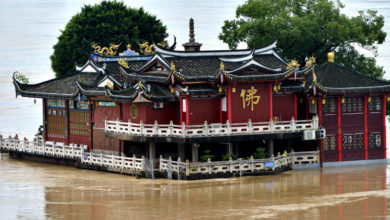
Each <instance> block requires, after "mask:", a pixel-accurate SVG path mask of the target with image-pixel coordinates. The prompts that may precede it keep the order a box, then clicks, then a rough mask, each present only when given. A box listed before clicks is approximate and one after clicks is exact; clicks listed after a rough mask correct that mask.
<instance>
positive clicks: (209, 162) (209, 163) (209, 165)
mask: <svg viewBox="0 0 390 220" xmlns="http://www.w3.org/2000/svg"><path fill="white" fill-rule="evenodd" d="M207 163H208V167H209V169H208V170H209V174H211V159H210V157H209V158H207Z"/></svg>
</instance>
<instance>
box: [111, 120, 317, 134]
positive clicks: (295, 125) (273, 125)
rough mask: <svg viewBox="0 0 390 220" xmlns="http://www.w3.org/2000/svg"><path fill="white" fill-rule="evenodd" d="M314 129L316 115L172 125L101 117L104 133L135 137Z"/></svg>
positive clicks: (315, 126) (260, 132)
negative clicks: (268, 119)
mask: <svg viewBox="0 0 390 220" xmlns="http://www.w3.org/2000/svg"><path fill="white" fill-rule="evenodd" d="M316 129H318V117H317V116H314V117H313V119H312V120H298V121H296V120H294V118H292V119H291V120H290V121H276V122H275V121H273V120H271V121H269V122H253V123H252V122H251V120H249V121H248V122H247V123H233V124H230V123H229V121H227V122H226V123H225V124H222V123H213V124H208V123H207V122H205V123H204V124H203V125H185V124H184V123H183V124H182V125H174V124H173V122H172V121H171V123H170V124H158V123H157V121H156V122H155V123H154V124H144V123H143V122H142V121H141V122H140V123H133V122H131V121H128V122H121V121H119V120H117V121H110V120H105V132H108V133H118V134H128V135H137V136H163V137H199V136H231V135H243V134H264V133H273V132H294V131H303V130H316Z"/></svg>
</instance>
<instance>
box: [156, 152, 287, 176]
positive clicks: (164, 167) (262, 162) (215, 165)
mask: <svg viewBox="0 0 390 220" xmlns="http://www.w3.org/2000/svg"><path fill="white" fill-rule="evenodd" d="M290 165H292V156H291V155H284V156H282V155H278V156H277V157H272V158H268V159H253V157H251V159H249V160H231V159H230V160H229V161H216V162H211V161H210V160H209V161H208V162H199V163H189V162H188V161H186V162H180V159H179V161H173V160H172V159H171V158H169V159H163V158H160V171H161V172H169V171H171V172H176V173H185V174H186V175H187V176H189V175H191V174H217V173H251V172H252V173H253V172H260V171H268V170H269V171H271V170H275V169H279V168H283V167H287V166H290ZM169 169H171V170H169Z"/></svg>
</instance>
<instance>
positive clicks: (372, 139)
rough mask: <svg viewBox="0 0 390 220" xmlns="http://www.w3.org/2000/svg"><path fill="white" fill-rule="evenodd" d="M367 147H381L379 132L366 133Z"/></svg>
mask: <svg viewBox="0 0 390 220" xmlns="http://www.w3.org/2000/svg"><path fill="white" fill-rule="evenodd" d="M368 147H369V148H380V147H382V135H381V133H370V135H368Z"/></svg>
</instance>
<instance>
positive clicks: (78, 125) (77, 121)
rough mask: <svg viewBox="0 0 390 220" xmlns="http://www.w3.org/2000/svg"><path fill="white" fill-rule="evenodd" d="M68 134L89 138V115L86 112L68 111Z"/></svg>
mask: <svg viewBox="0 0 390 220" xmlns="http://www.w3.org/2000/svg"><path fill="white" fill-rule="evenodd" d="M69 121H70V134H72V135H81V136H89V127H88V125H89V114H88V111H70V112H69Z"/></svg>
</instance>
